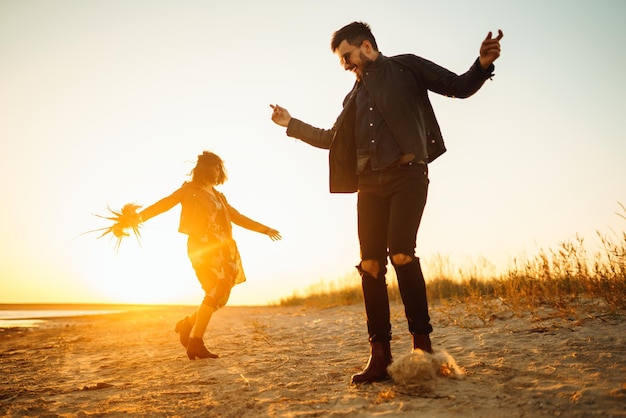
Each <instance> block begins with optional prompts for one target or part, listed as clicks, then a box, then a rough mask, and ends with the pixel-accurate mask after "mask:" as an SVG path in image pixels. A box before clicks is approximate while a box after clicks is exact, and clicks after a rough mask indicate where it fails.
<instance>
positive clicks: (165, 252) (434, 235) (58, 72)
mask: <svg viewBox="0 0 626 418" xmlns="http://www.w3.org/2000/svg"><path fill="white" fill-rule="evenodd" d="M216 4H217V5H216ZM625 16H626V2H624V1H622V0H614V1H610V0H603V1H596V2H590V1H586V0H548V1H546V0H527V1H524V2H518V1H486V0H478V1H473V2H467V1H465V0H458V1H452V0H447V1H446V0H444V1H422V0H410V1H394V0H387V1H384V2H382V1H370V0H365V1H363V0H362V1H358V2H357V1H341V2H338V1H326V0H320V1H310V2H300V1H291V0H267V1H264V2H258V1H231V2H219V3H217V2H212V1H201V0H187V1H155V0H135V1H126V0H106V1H104V0H93V1H88V2H86V1H82V0H56V1H53V2H45V1H34V0H0V57H2V58H1V59H0V138H1V141H2V142H1V145H0V173H1V176H0V186H1V190H2V199H3V205H2V207H3V210H2V217H1V218H0V231H1V232H2V235H1V238H0V302H3V303H20V302H24V303H26V302H140V303H144V302H145V303H191V304H196V303H199V302H200V301H201V299H202V292H201V290H200V288H199V285H198V283H197V281H196V278H195V276H194V273H193V270H192V269H191V266H190V263H189V261H188V259H187V255H186V246H185V236H183V235H181V234H179V233H177V232H176V230H177V227H178V223H177V222H178V216H179V213H180V212H179V207H177V208H175V209H173V210H171V211H170V212H168V213H167V214H164V215H161V216H159V217H157V218H154V219H152V220H150V221H149V222H147V223H146V224H145V226H144V227H143V229H142V234H143V239H142V246H141V247H140V246H139V245H138V244H137V242H136V241H135V240H134V239H128V240H127V241H125V242H123V243H122V247H121V249H120V251H119V254H117V255H116V254H115V252H114V250H113V242H112V241H110V240H109V239H108V238H103V239H99V240H98V239H96V237H97V234H87V235H82V236H81V235H80V234H81V233H83V232H85V231H88V230H91V229H95V228H100V227H104V226H106V225H107V223H106V222H104V221H103V220H101V219H99V218H97V217H95V216H93V215H94V214H96V213H98V214H106V208H107V206H110V207H111V208H114V209H119V208H120V207H121V206H122V205H123V204H124V203H127V202H132V203H138V204H142V205H149V204H151V203H153V202H155V201H156V200H158V199H160V198H161V197H164V196H166V195H168V194H169V193H171V192H172V191H174V190H175V189H176V188H177V187H178V186H179V185H180V184H181V183H182V182H183V181H184V180H186V178H187V177H186V175H187V173H188V172H189V171H190V170H191V168H192V167H193V164H194V162H195V160H196V156H197V154H199V153H200V152H201V151H202V150H211V151H214V152H216V153H218V154H219V155H221V156H222V157H223V159H224V160H225V162H226V166H227V169H228V171H229V176H230V179H229V181H228V182H227V183H226V184H225V185H223V186H221V190H222V191H223V192H224V193H225V194H226V196H227V197H228V199H229V201H230V203H231V204H232V205H233V206H234V207H235V208H237V209H238V210H239V211H240V212H242V213H243V214H245V215H248V216H249V217H251V218H253V219H256V220H259V221H261V222H263V223H266V224H267V225H270V226H272V227H274V228H276V229H278V230H280V231H281V233H282V235H283V237H284V238H283V240H282V241H280V242H272V241H271V240H270V239H269V238H267V237H266V236H263V235H260V234H255V233H253V232H250V231H246V230H243V229H241V228H237V227H235V239H236V240H237V241H238V243H239V246H240V251H241V253H242V257H243V261H244V266H245V269H246V273H247V277H248V282H246V283H245V284H243V285H239V286H237V287H236V288H235V290H234V292H233V294H232V297H231V302H230V303H231V304H234V305H236V304H263V303H266V302H272V301H277V300H278V299H279V298H280V297H284V296H288V295H291V294H292V293H293V292H294V291H295V290H301V289H306V288H307V287H309V286H310V285H312V284H315V283H319V282H320V281H321V280H325V281H333V280H335V279H340V278H343V277H345V276H346V275H348V274H353V271H354V267H353V266H354V265H355V264H357V263H358V261H359V251H358V242H357V235H356V209H355V202H356V196H355V195H331V194H330V193H329V192H328V167H327V151H324V150H318V149H316V148H313V147H310V146H308V145H306V144H303V143H299V142H298V141H296V140H293V139H289V138H287V137H286V136H285V133H284V128H280V127H278V126H276V125H274V124H273V123H272V122H271V121H270V113H271V109H270V108H269V106H268V105H269V104H270V103H278V104H280V105H282V106H284V107H286V108H287V109H288V110H289V111H290V112H291V114H292V115H293V116H295V117H298V118H300V119H302V120H304V121H306V122H309V123H311V124H313V125H316V126H319V127H324V128H329V127H330V126H332V124H333V122H334V120H335V118H336V116H337V115H338V114H339V112H340V110H341V101H342V99H343V97H344V96H345V94H346V93H347V92H348V91H349V90H350V88H351V86H352V83H353V81H354V80H353V75H352V74H351V73H347V72H344V71H343V69H342V68H341V67H340V66H339V63H338V59H337V58H336V57H335V56H334V55H333V54H332V53H331V51H330V47H329V43H330V37H331V34H332V33H333V31H335V30H336V29H338V28H340V27H341V26H343V25H345V24H347V23H349V22H351V21H354V20H363V21H366V22H368V23H369V24H370V25H371V27H372V30H373V32H374V35H375V36H376V39H377V41H378V45H379V48H380V50H381V51H382V52H383V53H384V54H385V55H394V54H400V53H414V54H416V55H420V56H422V57H424V58H427V59H430V60H432V61H435V62H437V63H438V64H440V65H442V66H444V67H446V68H448V69H450V70H452V71H454V72H457V73H462V72H464V71H466V70H467V68H469V67H470V65H471V64H472V63H473V61H474V60H475V59H476V57H477V54H478V49H479V46H480V43H481V41H482V40H483V39H484V37H485V36H486V34H487V32H488V31H497V29H499V28H501V29H502V30H503V31H504V38H503V40H502V55H501V57H500V59H499V60H498V61H497V62H496V71H495V73H496V76H495V77H494V79H493V81H488V82H487V83H486V84H485V86H484V87H483V88H482V90H480V91H479V92H478V93H477V94H476V95H475V96H473V97H471V98H469V99H467V100H458V99H449V98H443V97H439V96H437V95H432V94H431V100H432V102H433V106H434V107H435V111H436V113H437V116H438V119H439V123H440V125H441V127H442V131H443V134H444V138H445V140H446V145H447V147H448V152H447V153H446V154H444V155H443V156H442V157H440V159H438V160H437V161H436V162H434V163H433V164H432V165H431V167H430V170H431V171H430V178H431V189H430V195H429V202H428V204H427V207H426V212H425V214H424V218H423V221H422V226H421V229H420V233H419V235H418V249H417V252H418V255H419V256H420V257H421V258H422V260H423V263H424V264H425V265H426V267H425V270H426V273H427V275H428V273H429V271H431V272H432V270H433V269H434V267H430V269H429V267H428V266H429V265H432V264H433V262H434V260H437V259H438V258H439V259H441V258H444V259H449V260H451V262H452V263H453V264H454V265H458V266H459V267H462V268H468V267H470V268H471V266H472V265H476V266H478V267H480V266H484V265H487V266H493V268H495V269H501V268H507V267H509V266H511V265H512V263H513V260H514V259H516V258H517V259H520V258H523V257H525V256H532V255H534V254H536V253H537V251H538V249H539V248H555V247H557V246H558V244H559V243H560V242H562V241H564V240H568V239H572V238H573V237H575V235H576V234H579V235H581V236H582V237H584V238H585V239H586V242H588V243H589V244H590V245H593V243H594V242H595V240H596V238H595V235H596V232H597V231H600V232H602V233H606V234H610V233H611V231H616V232H619V231H622V230H624V227H625V222H624V220H623V219H622V218H620V217H618V216H617V215H615V212H616V211H619V205H618V203H617V202H622V203H625V204H626V195H625V193H626V187H624V186H626V184H625V179H626V164H625V163H624V158H625V157H626V141H625V137H624V136H625V134H624V115H625V112H624V110H625V106H624V103H623V100H624V97H625V96H626V82H625V81H624V76H623V74H624V68H625V67H626V25H624V17H625ZM484 260H488V262H485V261H484ZM435 264H436V263H435ZM480 268H482V267H480ZM489 268H491V267H489ZM431 275H432V273H431Z"/></svg>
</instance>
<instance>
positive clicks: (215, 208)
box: [103, 151, 281, 360]
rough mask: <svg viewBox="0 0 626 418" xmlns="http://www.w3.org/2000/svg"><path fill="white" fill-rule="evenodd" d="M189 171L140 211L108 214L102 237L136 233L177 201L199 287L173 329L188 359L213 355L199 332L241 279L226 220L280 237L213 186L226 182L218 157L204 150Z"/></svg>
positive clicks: (132, 209)
mask: <svg viewBox="0 0 626 418" xmlns="http://www.w3.org/2000/svg"><path fill="white" fill-rule="evenodd" d="M190 174H191V181H189V182H185V183H183V185H182V186H181V187H180V188H179V189H178V190H176V191H175V192H174V193H172V194H171V195H169V196H167V197H165V198H163V199H161V200H159V201H158V202H156V203H154V204H153V205H151V206H148V207H147V208H145V209H144V210H142V211H141V212H139V213H137V212H136V210H137V209H138V208H139V206H137V205H131V204H129V205H126V206H125V207H124V209H123V210H122V211H121V212H114V214H115V215H117V216H116V217H112V218H108V219H111V220H114V221H116V222H115V224H114V225H113V226H112V227H110V228H107V230H106V231H105V233H104V234H103V235H105V234H107V233H113V234H114V235H115V236H117V237H118V245H119V242H120V240H121V238H122V237H123V236H127V235H128V233H126V232H125V230H126V229H127V228H132V229H133V231H134V232H135V233H136V234H138V228H139V226H140V225H141V223H143V222H145V221H147V220H148V219H150V218H153V217H155V216H157V215H159V214H161V213H163V212H166V211H168V210H170V209H171V208H173V207H174V206H176V205H177V204H179V203H180V204H181V207H182V209H181V214H180V224H179V228H178V231H179V232H181V233H183V234H187V235H188V240H187V254H188V255H189V259H190V260H191V265H192V266H193V268H194V270H195V272H196V276H197V277H198V280H199V281H200V284H201V285H202V289H203V290H204V299H203V300H202V303H201V304H200V307H199V308H198V309H197V310H196V311H195V312H194V313H193V314H191V315H190V316H188V317H185V318H183V319H181V320H180V321H179V322H178V323H177V324H176V328H175V331H176V332H177V333H178V334H180V342H181V343H182V345H183V346H184V347H186V348H187V356H188V357H189V359H190V360H194V359H196V358H216V357H218V356H217V355H216V354H213V353H211V352H210V351H209V350H208V349H207V348H206V347H205V345H204V342H203V339H202V338H203V336H204V332H205V330H206V328H207V326H208V324H209V321H210V319H211V315H213V312H215V311H216V310H217V309H219V308H221V307H223V306H224V305H226V302H227V301H228V298H229V296H230V291H231V289H232V288H233V286H234V285H236V284H238V283H241V282H244V281H245V280H246V278H245V275H244V271H243V268H242V265H241V258H240V256H239V251H238V250H237V245H236V243H235V241H234V240H233V237H232V223H234V224H236V225H239V226H241V227H243V228H246V229H249V230H251V231H255V232H259V233H262V234H266V235H268V236H269V237H270V238H271V239H272V240H273V241H276V240H280V239H281V236H280V234H279V232H278V231H277V230H275V229H272V228H270V227H267V226H265V225H263V224H261V223H259V222H256V221H253V220H252V219H250V218H247V217H245V216H244V215H242V214H240V213H239V212H238V211H237V210H235V209H234V208H233V207H232V206H230V205H229V204H228V202H227V201H226V198H225V197H224V195H223V194H222V193H220V192H218V191H217V190H215V186H217V185H219V184H222V183H224V181H226V171H225V169H224V163H223V161H222V159H221V158H220V157H219V156H217V155H216V154H213V153H211V152H208V151H204V152H203V153H202V154H201V155H199V156H198V162H197V164H196V166H195V167H194V168H193V170H192V171H191V173H190ZM192 331H193V332H192Z"/></svg>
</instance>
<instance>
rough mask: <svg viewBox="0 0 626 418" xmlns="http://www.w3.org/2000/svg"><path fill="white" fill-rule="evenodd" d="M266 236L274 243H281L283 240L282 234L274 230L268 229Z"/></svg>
mask: <svg viewBox="0 0 626 418" xmlns="http://www.w3.org/2000/svg"><path fill="white" fill-rule="evenodd" d="M265 235H267V236H268V237H270V238H271V239H272V241H280V240H281V239H282V238H283V237H281V236H280V232H278V231H277V230H275V229H273V228H267V230H266V231H265Z"/></svg>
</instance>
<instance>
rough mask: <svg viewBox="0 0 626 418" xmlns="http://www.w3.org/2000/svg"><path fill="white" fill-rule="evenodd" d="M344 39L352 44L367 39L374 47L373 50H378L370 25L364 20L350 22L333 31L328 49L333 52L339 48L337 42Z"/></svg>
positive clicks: (358, 43)
mask: <svg viewBox="0 0 626 418" xmlns="http://www.w3.org/2000/svg"><path fill="white" fill-rule="evenodd" d="M344 40H345V41H347V42H348V43H349V44H350V45H353V46H359V45H361V43H362V42H363V41H365V40H368V41H370V43H371V44H372V46H373V47H374V50H376V51H378V45H376V39H374V35H372V31H371V30H370V26H369V25H368V24H367V23H365V22H352V23H350V24H349V25H346V26H344V27H343V28H341V29H339V30H338V31H336V32H335V33H333V37H332V39H331V41H330V49H331V50H332V51H333V52H335V51H336V50H337V48H339V44H340V43H342V42H343V41H344Z"/></svg>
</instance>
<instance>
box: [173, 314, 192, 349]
mask: <svg viewBox="0 0 626 418" xmlns="http://www.w3.org/2000/svg"><path fill="white" fill-rule="evenodd" d="M192 328H193V324H191V323H190V322H189V317H188V316H186V317H184V318H183V319H181V320H180V321H178V322H177V323H176V328H174V331H176V333H177V334H180V335H179V337H180V343H181V344H182V345H183V347H185V348H187V346H188V345H189V335H191V329H192Z"/></svg>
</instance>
